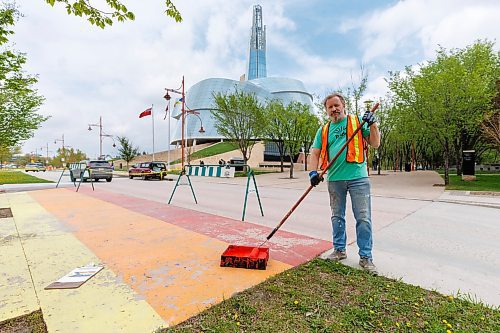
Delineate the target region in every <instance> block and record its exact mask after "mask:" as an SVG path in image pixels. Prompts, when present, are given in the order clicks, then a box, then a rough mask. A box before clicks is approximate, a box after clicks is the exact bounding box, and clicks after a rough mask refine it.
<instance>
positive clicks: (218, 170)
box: [215, 167, 222, 177]
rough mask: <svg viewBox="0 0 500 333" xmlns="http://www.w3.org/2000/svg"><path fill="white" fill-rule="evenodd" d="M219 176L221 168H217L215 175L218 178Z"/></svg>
mask: <svg viewBox="0 0 500 333" xmlns="http://www.w3.org/2000/svg"><path fill="white" fill-rule="evenodd" d="M221 174H222V167H217V174H216V175H215V176H216V177H220V175H221Z"/></svg>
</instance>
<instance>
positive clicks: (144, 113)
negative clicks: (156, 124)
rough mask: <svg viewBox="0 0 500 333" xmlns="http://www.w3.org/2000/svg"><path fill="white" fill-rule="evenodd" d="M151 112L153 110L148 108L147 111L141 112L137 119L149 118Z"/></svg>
mask: <svg viewBox="0 0 500 333" xmlns="http://www.w3.org/2000/svg"><path fill="white" fill-rule="evenodd" d="M152 111H153V108H149V109H146V110H144V111H142V112H141V114H140V115H139V118H142V117H146V116H150V115H151V112H152Z"/></svg>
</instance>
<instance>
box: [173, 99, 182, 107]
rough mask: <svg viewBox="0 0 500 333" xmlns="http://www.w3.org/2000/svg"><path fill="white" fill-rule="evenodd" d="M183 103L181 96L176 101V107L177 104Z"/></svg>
mask: <svg viewBox="0 0 500 333" xmlns="http://www.w3.org/2000/svg"><path fill="white" fill-rule="evenodd" d="M181 103H182V97H181V98H179V99H178V100H177V102H175V104H174V108H175V107H176V106H177V104H181Z"/></svg>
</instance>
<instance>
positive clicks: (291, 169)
mask: <svg viewBox="0 0 500 333" xmlns="http://www.w3.org/2000/svg"><path fill="white" fill-rule="evenodd" d="M292 178H293V156H290V179H292Z"/></svg>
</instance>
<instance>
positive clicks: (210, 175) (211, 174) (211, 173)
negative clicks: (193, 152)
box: [208, 167, 214, 177]
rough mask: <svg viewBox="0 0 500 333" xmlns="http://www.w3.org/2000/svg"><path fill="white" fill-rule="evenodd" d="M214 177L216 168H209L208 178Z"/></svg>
mask: <svg viewBox="0 0 500 333" xmlns="http://www.w3.org/2000/svg"><path fill="white" fill-rule="evenodd" d="M213 175H214V167H209V168H208V176H209V177H213Z"/></svg>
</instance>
